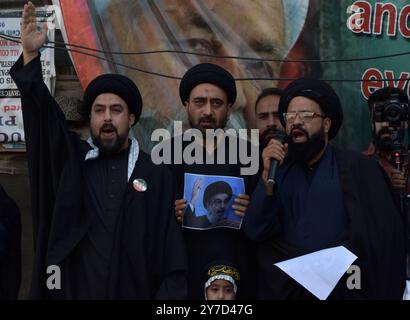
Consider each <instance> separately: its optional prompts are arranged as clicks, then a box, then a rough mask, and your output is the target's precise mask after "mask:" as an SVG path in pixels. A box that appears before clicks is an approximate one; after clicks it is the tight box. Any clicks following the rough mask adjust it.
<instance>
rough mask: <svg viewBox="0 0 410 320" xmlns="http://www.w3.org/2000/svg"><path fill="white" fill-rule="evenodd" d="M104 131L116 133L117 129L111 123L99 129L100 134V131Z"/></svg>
mask: <svg viewBox="0 0 410 320" xmlns="http://www.w3.org/2000/svg"><path fill="white" fill-rule="evenodd" d="M104 130H112V131H115V132H117V128H116V127H115V126H114V125H113V124H112V123H104V124H103V125H102V127H101V128H100V133H101V131H104Z"/></svg>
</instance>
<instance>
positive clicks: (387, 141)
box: [374, 127, 394, 153]
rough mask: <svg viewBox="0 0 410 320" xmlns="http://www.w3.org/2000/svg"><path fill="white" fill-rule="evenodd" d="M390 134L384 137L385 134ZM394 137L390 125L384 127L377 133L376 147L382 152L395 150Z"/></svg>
mask: <svg viewBox="0 0 410 320" xmlns="http://www.w3.org/2000/svg"><path fill="white" fill-rule="evenodd" d="M385 134H388V136H385V137H382V136H383V135H385ZM393 142H394V141H393V139H392V137H391V130H390V128H388V127H383V128H381V129H380V131H379V132H378V133H377V134H376V137H375V140H374V144H375V146H376V149H377V150H379V151H381V152H385V153H388V152H392V151H393Z"/></svg>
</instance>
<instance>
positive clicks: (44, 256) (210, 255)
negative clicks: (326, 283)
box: [0, 3, 410, 300]
mask: <svg viewBox="0 0 410 320" xmlns="http://www.w3.org/2000/svg"><path fill="white" fill-rule="evenodd" d="M45 37H46V29H45V26H43V29H41V30H38V29H37V23H36V19H35V7H34V5H32V4H31V3H29V4H27V5H25V6H24V10H23V15H22V25H21V40H22V47H23V53H22V55H21V56H20V58H19V59H18V61H17V62H16V63H15V65H14V66H13V67H12V68H11V70H10V74H11V76H12V77H13V79H14V81H15V83H16V84H17V86H18V88H19V90H20V92H21V101H22V112H23V118H24V130H25V136H26V145H27V157H28V164H29V174H30V186H31V198H32V208H31V209H32V216H33V231H34V232H33V234H34V249H35V257H34V266H33V275H32V282H31V290H30V298H33V299H191V300H203V299H207V300H214V299H215V300H224V299H226V300H233V299H316V297H315V295H314V294H313V293H312V292H310V291H309V290H308V289H306V287H304V286H303V285H301V284H300V283H299V282H298V281H297V280H295V279H294V278H292V277H290V276H289V275H288V274H287V273H285V272H283V271H282V270H281V269H279V268H277V267H276V266H274V264H276V263H278V262H281V261H286V260H289V259H293V258H295V257H299V256H303V255H307V254H311V253H315V252H318V251H320V250H323V249H328V248H333V247H337V246H343V247H345V248H346V249H348V250H349V251H351V252H352V253H353V254H354V255H356V256H357V260H356V261H355V262H354V264H355V265H356V266H358V267H359V268H360V270H361V278H360V286H359V288H355V289H352V288H350V287H349V286H347V284H346V283H347V278H348V277H349V274H348V273H345V274H344V275H343V276H342V278H341V279H340V281H338V283H337V285H336V286H335V287H334V289H333V290H332V291H331V293H330V295H329V299H397V300H398V299H403V297H406V295H408V292H407V291H406V279H410V278H409V267H408V266H409V261H408V257H407V256H406V250H407V248H408V247H409V234H410V232H409V231H408V230H406V228H408V227H407V224H406V222H407V218H408V214H407V213H408V210H409V209H408V207H409V206H408V205H407V201H406V196H407V193H408V190H410V189H409V185H408V179H407V178H408V168H407V157H406V155H405V152H404V151H403V150H402V149H400V148H398V146H402V143H401V142H402V141H403V140H404V135H405V132H406V131H405V130H406V129H407V128H406V125H407V120H408V117H407V118H406V116H405V115H403V116H402V117H399V118H398V119H395V120H394V121H395V122H394V123H393V124H392V122H393V120H391V119H390V118H389V116H392V117H393V116H394V114H390V113H387V114H386V113H383V110H382V109H383V106H386V103H387V104H388V105H389V106H391V105H392V104H394V105H395V106H396V107H397V108H399V110H407V109H405V108H408V103H409V100H408V97H407V96H406V95H405V94H403V92H401V91H400V90H398V89H392V88H387V89H381V90H379V91H376V92H375V93H374V94H373V95H372V97H371V98H370V99H369V110H370V119H372V123H373V124H374V126H373V133H374V135H373V136H374V141H373V143H372V144H371V146H370V147H369V150H368V151H367V152H366V153H358V152H353V151H348V150H341V149H339V148H336V147H335V146H333V145H332V144H331V143H330V141H331V140H332V139H333V138H335V137H336V136H337V134H338V131H339V129H340V127H341V125H342V123H343V107H342V105H341V103H340V100H339V97H338V96H337V94H336V93H335V91H334V90H333V88H332V87H331V86H329V85H328V84H327V83H325V82H323V81H321V80H317V79H309V78H301V79H298V80H295V81H293V82H291V83H290V84H289V85H288V86H287V87H286V88H285V89H284V90H280V89H276V88H269V89H264V90H262V91H261V93H260V95H259V96H258V97H257V99H256V101H255V108H254V115H253V117H252V118H254V119H255V123H256V128H257V129H259V140H260V159H259V164H260V165H259V172H258V173H257V174H255V175H249V176H248V175H244V174H243V173H242V172H241V170H240V169H241V167H240V159H239V158H240V155H239V154H236V157H237V158H238V159H234V160H237V161H231V160H232V159H231V157H230V156H231V150H232V148H231V147H232V144H234V142H238V141H239V140H241V139H242V138H241V137H236V139H237V140H238V141H233V140H230V139H226V141H225V137H224V136H223V137H222V138H219V136H214V137H213V138H212V139H211V140H209V139H203V140H201V142H200V143H199V142H198V145H196V147H195V148H196V149H199V150H201V153H200V154H201V157H199V158H200V159H199V160H200V161H198V162H195V163H191V162H189V161H187V160H186V158H185V157H183V156H182V155H180V154H177V153H176V152H175V150H174V147H173V148H172V150H170V152H171V155H172V161H171V164H167V165H165V164H164V165H156V164H154V163H153V162H152V160H151V157H150V155H148V154H146V153H145V152H144V151H142V150H141V149H140V147H139V145H138V140H137V139H136V138H135V137H134V136H133V134H132V127H133V126H134V125H135V124H136V123H137V122H138V119H139V117H140V115H141V110H142V107H143V101H142V98H141V94H140V91H139V88H138V87H137V86H136V85H135V84H134V82H133V81H131V80H130V79H129V78H127V77H125V76H123V75H118V74H104V75H101V76H98V77H97V78H95V79H94V80H93V81H91V83H90V84H89V85H88V86H87V88H86V90H85V93H84V99H83V100H84V110H85V112H84V115H85V121H87V122H88V123H89V127H90V138H89V139H88V140H87V141H84V140H81V139H80V138H79V136H78V135H76V134H75V133H73V132H71V131H69V128H68V124H67V121H66V120H65V118H64V115H63V112H62V111H61V109H60V107H59V105H58V104H57V103H56V101H55V100H54V99H53V97H52V95H51V94H50V92H49V90H48V89H47V87H46V85H45V84H44V82H43V78H42V70H41V62H40V59H39V56H40V53H39V49H40V48H41V46H42V45H43V44H44V41H45ZM176 94H178V93H177V92H175V95H176ZM179 98H180V100H181V104H182V105H183V106H184V108H185V111H186V114H187V119H188V121H189V125H190V127H191V128H192V129H197V130H198V131H199V132H200V133H202V135H203V137H205V133H206V132H207V130H217V129H220V130H221V131H222V132H223V131H224V129H225V127H226V124H227V121H228V119H229V116H230V113H231V111H232V110H231V107H232V105H233V104H234V103H235V100H236V98H237V90H236V84H235V80H234V78H233V76H232V75H231V74H230V73H229V72H228V71H227V70H225V69H224V68H223V67H221V66H218V65H215V64H211V63H200V64H197V65H195V66H193V67H191V68H189V69H188V70H187V72H186V73H185V75H184V76H183V78H182V80H181V82H180V86H179ZM386 101H387V102H386ZM380 106H381V107H380ZM400 108H401V109H400ZM380 110H382V111H380ZM396 111H397V110H396ZM400 115H401V114H400ZM392 127H393V128H392ZM278 132H280V133H282V135H283V136H285V137H286V139H276V137H277V134H278ZM137 138H138V137H137ZM174 138H175V137H173V138H172V139H173V140H174ZM222 140H223V141H222ZM397 141H399V143H397ZM188 143H191V141H183V143H182V144H183V145H182V147H183V148H182V150H185V146H186V145H188ZM239 143H240V141H239ZM245 143H247V144H249V142H248V141H245ZM170 145H171V146H175V143H171V144H170ZM235 145H236V143H235ZM184 152H185V151H184ZM219 154H223V155H226V157H225V159H226V161H225V163H221V162H220V161H218V160H219ZM397 154H398V155H397ZM228 156H229V157H228ZM209 159H211V160H212V161H211V163H210V162H209ZM228 159H229V161H228ZM399 160H400V161H399ZM272 162H277V163H278V169H277V170H276V173H275V183H271V182H270V181H269V175H270V174H271V172H270V171H271V170H270V168H271V166H272ZM187 175H198V176H201V177H202V179H204V178H209V177H213V178H215V177H218V181H214V182H212V183H209V184H208V185H207V186H205V185H204V181H203V180H201V178H200V179H198V180H196V182H195V183H194V186H193V188H192V190H191V193H190V197H188V198H187V197H186V196H184V195H185V194H186V193H184V189H185V187H186V184H187ZM226 177H229V178H238V179H240V181H242V182H243V186H244V189H240V190H241V191H237V190H239V189H237V188H236V186H235V185H230V184H229V183H228V182H227V181H228V180H227V179H226ZM212 181H213V180H212ZM0 196H1V199H0V200H1V202H0V203H1V206H2V208H1V209H2V210H1V211H0V212H1V215H0V218H1V220H0V241H1V242H0V259H1V260H0V261H1V262H2V265H1V268H0V271H1V272H2V274H1V275H0V279H3V278H7V279H8V280H9V281H7V282H3V281H2V282H1V283H0V286H1V287H0V294H1V296H0V298H9V299H13V298H16V297H17V293H18V285H19V282H20V278H19V275H18V274H19V273H18V272H17V275H16V276H15V277H7V276H6V274H8V272H10V270H14V273H16V270H20V268H21V265H20V260H19V259H20V255H19V254H16V252H19V250H20V242H19V241H20V240H19V233H21V227H20V222H19V214H18V209H17V207H16V205H15V204H14V203H13V202H12V201H11V199H9V198H8V197H7V195H6V194H5V193H4V192H3V190H1V193H0ZM201 197H202V200H199V198H201ZM3 199H4V201H3ZM197 205H200V206H202V207H203V208H204V209H205V210H204V211H205V212H204V213H203V214H199V213H198V212H197V211H199V209H198V208H200V206H197ZM3 208H7V210H3ZM229 210H231V211H232V215H233V216H234V218H231V219H237V220H229V219H226V212H227V211H229ZM3 212H7V213H8V215H3ZM232 221H239V222H238V223H231V222H232ZM406 257H407V258H406ZM406 259H407V261H406ZM4 261H5V262H7V263H8V266H7V267H4V268H3V266H6V263H5V262H4ZM10 264H11V265H12V266H10ZM51 265H53V266H58V268H59V269H60V270H61V279H60V281H61V285H60V286H59V289H55V288H50V287H49V285H48V281H47V278H48V276H49V275H48V273H47V269H48V266H51ZM13 266H14V267H13ZM406 267H407V271H406ZM323 272H325V270H324V271H323ZM406 272H407V274H406ZM408 289H409V288H407V290H408Z"/></svg>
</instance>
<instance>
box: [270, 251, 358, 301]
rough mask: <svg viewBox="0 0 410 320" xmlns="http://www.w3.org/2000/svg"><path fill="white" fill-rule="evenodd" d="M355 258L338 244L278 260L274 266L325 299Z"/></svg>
mask: <svg viewBox="0 0 410 320" xmlns="http://www.w3.org/2000/svg"><path fill="white" fill-rule="evenodd" d="M356 259H357V256H355V255H354V254H353V253H352V252H350V251H349V250H347V249H346V248H345V247H343V246H339V247H334V248H328V249H324V250H320V251H316V252H313V253H309V254H306V255H303V256H300V257H297V258H293V259H290V260H285V261H282V262H278V263H276V264H275V266H277V267H279V268H280V269H281V270H282V271H284V272H285V273H287V274H288V275H289V276H290V277H292V278H293V279H295V280H296V281H297V282H299V283H300V284H301V285H302V286H304V287H305V288H306V289H307V290H309V291H310V292H311V293H312V294H314V295H315V296H316V297H318V298H319V299H320V300H326V299H327V297H328V296H329V295H330V293H331V292H332V291H333V289H334V288H335V287H336V285H337V283H338V281H339V280H340V278H341V277H342V276H343V274H344V273H345V272H346V271H347V270H348V269H349V267H350V266H351V264H352V263H353V262H354V261H355V260H356Z"/></svg>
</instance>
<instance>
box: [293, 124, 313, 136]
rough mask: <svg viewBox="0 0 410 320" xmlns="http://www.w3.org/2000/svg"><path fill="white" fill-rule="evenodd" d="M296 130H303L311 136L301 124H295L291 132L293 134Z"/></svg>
mask: <svg viewBox="0 0 410 320" xmlns="http://www.w3.org/2000/svg"><path fill="white" fill-rule="evenodd" d="M295 130H299V131H302V132H303V133H304V134H305V135H306V136H308V137H309V133H308V132H307V131H306V130H305V129H303V128H302V126H301V125H295V126H293V127H292V130H290V134H291V135H292V134H293V132H294V131H295Z"/></svg>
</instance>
